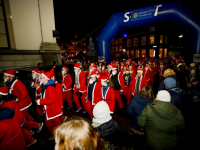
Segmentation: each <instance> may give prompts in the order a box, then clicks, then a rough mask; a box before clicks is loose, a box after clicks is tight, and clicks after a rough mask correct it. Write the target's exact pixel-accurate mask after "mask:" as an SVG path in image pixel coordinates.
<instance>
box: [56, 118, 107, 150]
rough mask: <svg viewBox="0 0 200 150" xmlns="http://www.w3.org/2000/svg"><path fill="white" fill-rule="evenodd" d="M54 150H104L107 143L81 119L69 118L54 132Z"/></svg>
mask: <svg viewBox="0 0 200 150" xmlns="http://www.w3.org/2000/svg"><path fill="white" fill-rule="evenodd" d="M55 142H56V145H55V150H66V149H67V150H75V149H76V150H83V149H84V150H105V149H106V147H107V143H106V142H105V141H104V140H103V139H101V138H100V137H99V134H98V133H97V132H96V131H95V130H94V129H93V128H92V126H91V125H90V124H89V123H88V122H87V121H86V120H84V119H82V118H78V117H77V118H71V119H68V120H67V121H66V122H64V123H63V124H61V125H60V126H58V127H57V128H56V130H55Z"/></svg>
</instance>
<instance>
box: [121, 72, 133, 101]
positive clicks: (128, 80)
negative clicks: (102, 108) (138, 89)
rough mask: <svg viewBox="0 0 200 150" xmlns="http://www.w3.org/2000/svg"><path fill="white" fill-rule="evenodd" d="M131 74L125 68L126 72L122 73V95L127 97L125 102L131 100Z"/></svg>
mask: <svg viewBox="0 0 200 150" xmlns="http://www.w3.org/2000/svg"><path fill="white" fill-rule="evenodd" d="M132 76H133V75H131V73H130V71H129V70H126V73H125V74H124V75H123V78H124V81H125V87H124V96H125V97H126V99H127V104H129V103H130V101H131V91H130V84H131V81H132V80H131V79H132Z"/></svg>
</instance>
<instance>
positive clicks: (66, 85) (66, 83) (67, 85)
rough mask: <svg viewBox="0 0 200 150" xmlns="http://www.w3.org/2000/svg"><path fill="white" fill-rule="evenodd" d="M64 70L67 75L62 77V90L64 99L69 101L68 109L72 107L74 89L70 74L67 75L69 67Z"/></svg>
mask: <svg viewBox="0 0 200 150" xmlns="http://www.w3.org/2000/svg"><path fill="white" fill-rule="evenodd" d="M63 69H64V70H66V74H63V75H62V82H61V85H62V90H63V98H64V100H67V103H68V108H71V107H72V100H71V89H72V83H73V82H72V77H71V75H70V74H69V73H67V70H68V67H66V66H63Z"/></svg>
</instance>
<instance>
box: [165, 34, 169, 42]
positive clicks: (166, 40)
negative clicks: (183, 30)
mask: <svg viewBox="0 0 200 150" xmlns="http://www.w3.org/2000/svg"><path fill="white" fill-rule="evenodd" d="M165 44H168V35H165Z"/></svg>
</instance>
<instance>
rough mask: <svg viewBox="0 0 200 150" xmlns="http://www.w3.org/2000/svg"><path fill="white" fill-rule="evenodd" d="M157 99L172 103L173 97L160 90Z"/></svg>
mask: <svg viewBox="0 0 200 150" xmlns="http://www.w3.org/2000/svg"><path fill="white" fill-rule="evenodd" d="M156 99H157V100H159V101H163V102H170V101H171V96H170V94H169V92H168V91H166V90H160V91H158V94H157V95H156Z"/></svg>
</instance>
